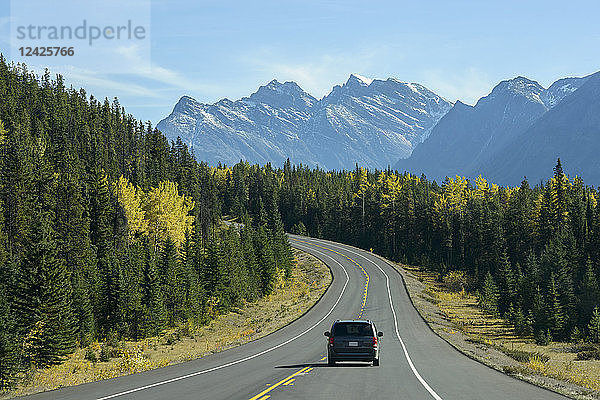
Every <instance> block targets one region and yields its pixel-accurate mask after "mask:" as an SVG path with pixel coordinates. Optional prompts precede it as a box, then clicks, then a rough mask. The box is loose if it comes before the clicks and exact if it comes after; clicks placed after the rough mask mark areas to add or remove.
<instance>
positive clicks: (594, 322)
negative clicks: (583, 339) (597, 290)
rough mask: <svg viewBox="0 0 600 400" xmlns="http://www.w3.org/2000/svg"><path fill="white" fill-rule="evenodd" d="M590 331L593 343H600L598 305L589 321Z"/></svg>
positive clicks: (599, 313)
mask: <svg viewBox="0 0 600 400" xmlns="http://www.w3.org/2000/svg"><path fill="white" fill-rule="evenodd" d="M587 328H588V332H589V337H590V341H591V342H593V343H600V311H599V310H598V307H594V312H593V313H592V318H591V319H590V322H589V323H588V326H587Z"/></svg>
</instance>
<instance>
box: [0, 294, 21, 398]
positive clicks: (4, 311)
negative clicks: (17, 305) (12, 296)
mask: <svg viewBox="0 0 600 400" xmlns="http://www.w3.org/2000/svg"><path fill="white" fill-rule="evenodd" d="M17 342H18V340H17V337H16V330H15V326H14V316H13V315H12V313H11V310H10V307H9V303H8V296H7V294H6V292H5V291H4V289H3V288H2V286H0V392H2V391H4V390H7V389H9V388H10V387H12V385H13V384H14V383H15V380H16V375H17V373H18V372H19V363H18V357H19V348H18V346H17Z"/></svg>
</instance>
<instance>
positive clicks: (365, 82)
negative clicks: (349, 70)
mask: <svg viewBox="0 0 600 400" xmlns="http://www.w3.org/2000/svg"><path fill="white" fill-rule="evenodd" d="M354 82H356V83H358V84H359V85H361V86H369V85H370V84H371V83H372V82H373V79H371V78H367V77H365V76H362V75H359V74H350V78H348V81H347V82H346V85H350V84H352V83H354Z"/></svg>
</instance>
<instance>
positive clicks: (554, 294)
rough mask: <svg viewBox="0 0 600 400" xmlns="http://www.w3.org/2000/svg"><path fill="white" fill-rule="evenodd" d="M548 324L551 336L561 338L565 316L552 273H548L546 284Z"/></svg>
mask: <svg viewBox="0 0 600 400" xmlns="http://www.w3.org/2000/svg"><path fill="white" fill-rule="evenodd" d="M546 303H547V304H548V324H549V328H550V332H551V333H552V337H553V338H555V339H562V338H563V337H564V330H565V316H564V314H563V309H562V306H561V303H560V299H559V294H558V290H557V287H556V282H555V280H554V274H551V275H550V283H549V286H548V300H547V302H546Z"/></svg>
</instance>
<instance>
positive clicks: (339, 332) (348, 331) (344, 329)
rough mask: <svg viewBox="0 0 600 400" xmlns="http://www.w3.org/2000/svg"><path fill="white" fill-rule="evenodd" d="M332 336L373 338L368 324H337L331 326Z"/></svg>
mask: <svg viewBox="0 0 600 400" xmlns="http://www.w3.org/2000/svg"><path fill="white" fill-rule="evenodd" d="M333 336H373V330H372V329H371V325H369V324H364V323H352V322H338V323H337V324H335V325H334V326H333Z"/></svg>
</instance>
